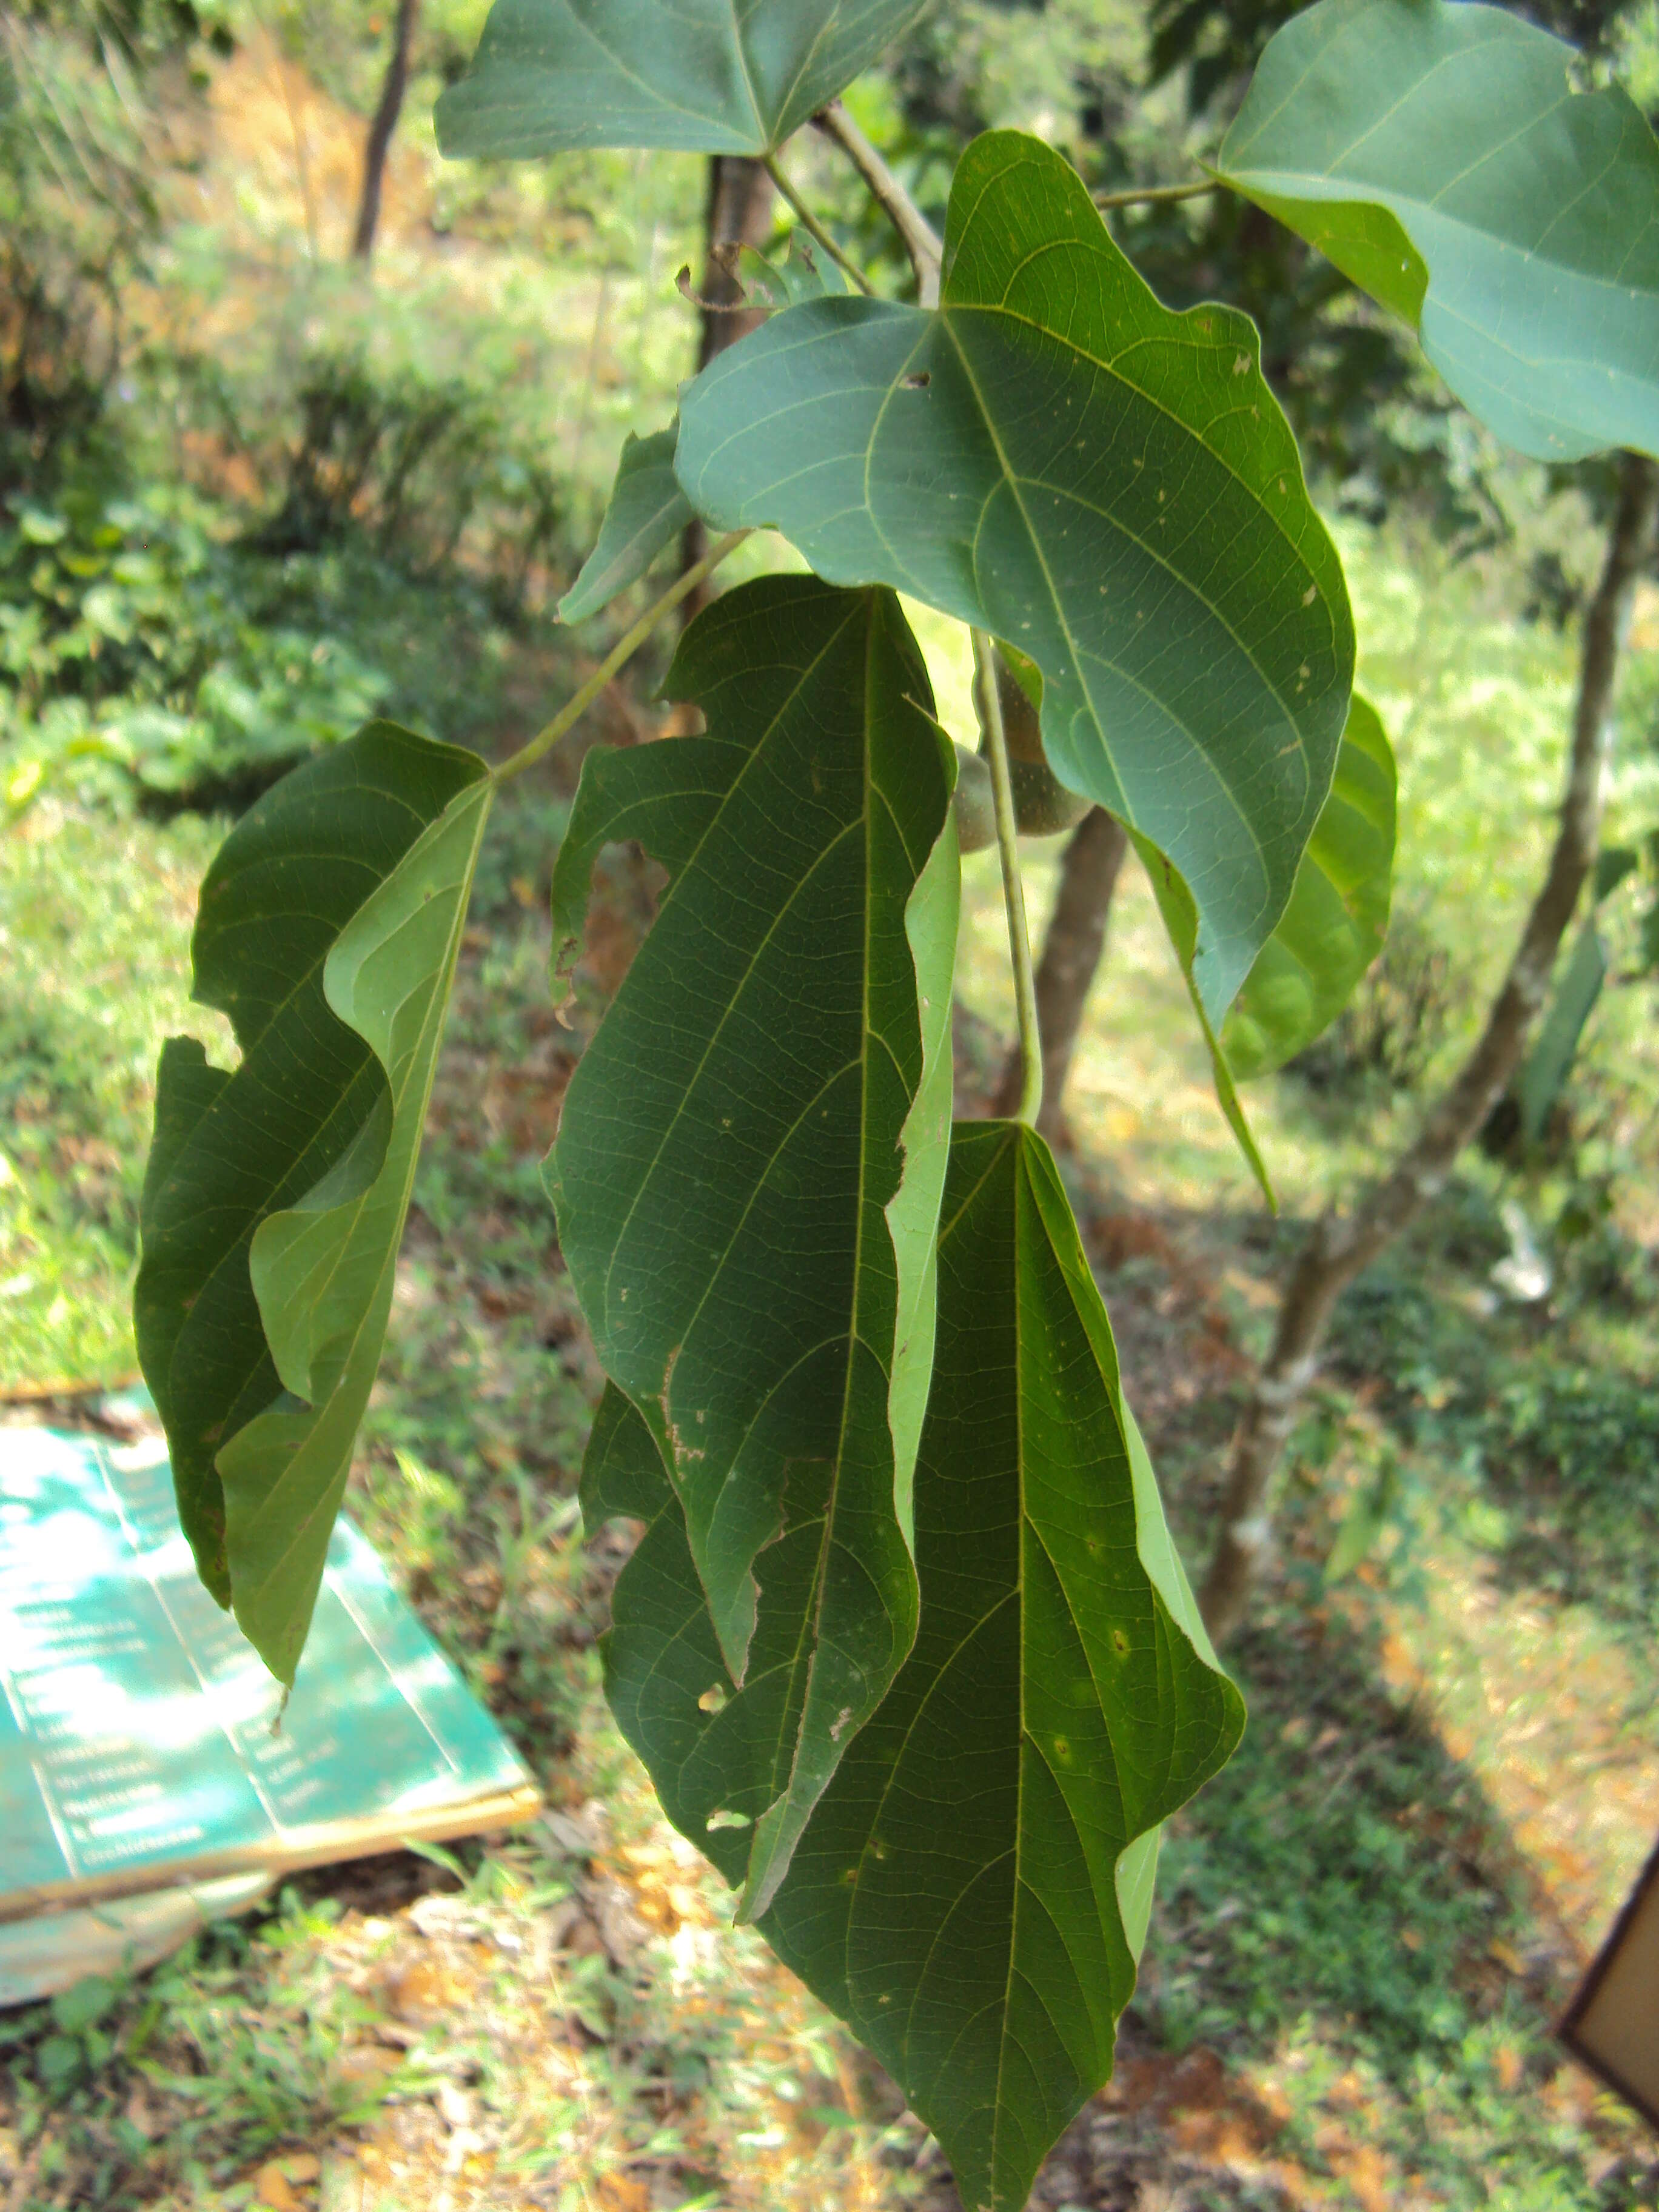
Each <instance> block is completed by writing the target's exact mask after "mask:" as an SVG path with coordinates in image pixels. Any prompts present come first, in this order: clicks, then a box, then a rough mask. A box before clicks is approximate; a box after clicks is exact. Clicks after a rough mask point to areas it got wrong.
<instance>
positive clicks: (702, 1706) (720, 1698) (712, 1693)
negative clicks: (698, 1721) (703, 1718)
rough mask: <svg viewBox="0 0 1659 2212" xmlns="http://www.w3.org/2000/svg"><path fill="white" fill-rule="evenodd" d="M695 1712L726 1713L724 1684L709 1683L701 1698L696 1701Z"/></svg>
mask: <svg viewBox="0 0 1659 2212" xmlns="http://www.w3.org/2000/svg"><path fill="white" fill-rule="evenodd" d="M697 1711H699V1712H700V1713H721V1712H724V1711H726V1685H725V1683H724V1682H711V1683H710V1684H709V1686H708V1688H707V1689H706V1690H705V1691H704V1692H703V1693H702V1697H700V1698H699V1699H697Z"/></svg>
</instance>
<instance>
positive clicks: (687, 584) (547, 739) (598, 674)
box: [490, 530, 750, 783]
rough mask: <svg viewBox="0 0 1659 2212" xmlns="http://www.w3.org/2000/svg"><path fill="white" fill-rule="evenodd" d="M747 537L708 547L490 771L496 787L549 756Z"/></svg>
mask: <svg viewBox="0 0 1659 2212" xmlns="http://www.w3.org/2000/svg"><path fill="white" fill-rule="evenodd" d="M749 536H750V532H748V531H747V530H734V531H733V532H732V533H731V535H730V537H728V538H721V539H720V544H718V545H714V546H711V547H710V548H709V550H708V552H707V553H705V554H704V555H703V556H702V560H701V561H699V562H696V565H695V567H692V568H688V569H687V570H686V571H685V574H684V575H683V576H680V577H679V578H678V579H677V580H676V581H675V582H673V583H672V584H671V585H670V586H669V587H668V589H667V590H666V591H665V592H664V593H663V595H662V597H661V598H660V599H659V600H658V601H657V603H656V605H654V606H652V607H647V609H646V611H645V612H644V613H643V614H642V615H641V617H640V618H639V620H638V621H637V622H636V623H635V625H634V627H633V629H629V630H624V631H623V635H622V636H621V637H620V638H618V640H617V642H616V644H615V645H614V646H612V647H611V651H610V652H609V653H606V655H605V659H603V660H602V661H601V662H600V663H599V666H598V667H597V668H596V669H595V670H594V671H593V673H592V675H591V676H590V677H589V678H588V679H587V681H586V684H583V686H582V688H581V690H580V691H578V692H576V693H575V694H574V696H572V697H570V698H568V699H567V700H566V701H565V702H564V704H563V706H562V707H561V708H560V709H559V711H558V713H557V714H555V716H554V717H553V719H552V720H551V721H550V723H549V724H548V726H547V727H546V728H545V729H544V730H538V732H536V734H535V736H534V737H533V738H532V739H531V740H530V742H529V744H527V745H521V746H520V748H519V750H518V751H517V752H515V753H512V754H509V756H508V757H507V759H506V760H504V761H503V762H502V763H501V766H500V767H499V768H495V769H491V770H490V776H491V779H492V781H495V782H496V783H505V782H506V781H507V778H508V777H509V776H513V775H522V774H523V773H524V771H525V769H527V768H533V767H534V766H535V764H536V763H537V762H538V760H539V759H540V758H541V757H542V755H543V754H544V753H545V752H550V751H551V750H552V749H553V747H554V746H555V745H556V744H558V742H559V739H560V738H562V737H563V736H564V734H565V732H567V731H568V730H572V729H574V727H575V726H576V724H577V723H578V722H580V720H581V718H582V716H583V715H584V714H586V712H587V710H588V708H590V707H591V706H592V703H593V702H594V701H595V700H596V699H597V698H598V697H599V694H600V692H601V691H603V690H604V689H605V685H606V684H609V683H610V681H611V678H612V677H613V676H615V675H616V674H617V671H618V670H619V669H620V668H622V667H623V665H625V663H627V662H628V661H629V660H631V659H633V657H634V655H635V653H637V652H638V651H639V649H640V647H641V646H642V645H643V644H644V643H645V641H646V640H647V638H648V637H649V636H650V635H651V633H652V631H653V629H655V628H656V627H657V624H658V623H659V622H660V621H661V620H662V618H663V617H664V616H665V615H671V614H672V613H673V611H674V610H675V608H676V607H677V606H678V605H679V604H680V601H681V600H682V599H688V598H689V597H690V594H691V593H692V592H695V591H696V588H697V586H698V585H699V584H700V583H702V580H703V579H704V577H705V576H712V575H713V574H714V571H715V569H716V568H719V567H720V562H722V561H724V560H725V558H726V555H727V554H728V553H732V552H735V551H736V550H737V548H738V546H739V545H741V544H742V543H743V541H744V538H747V537H749Z"/></svg>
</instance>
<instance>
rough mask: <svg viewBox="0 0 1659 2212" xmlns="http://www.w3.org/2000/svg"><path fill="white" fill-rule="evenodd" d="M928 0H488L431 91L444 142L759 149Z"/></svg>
mask: <svg viewBox="0 0 1659 2212" xmlns="http://www.w3.org/2000/svg"><path fill="white" fill-rule="evenodd" d="M931 5H932V0H495V6H494V7H493V8H492V9H490V11H489V21H488V22H487V23H486V24H485V25H484V32H483V40H482V41H481V42H480V44H479V47H478V52H477V58H475V60H474V62H473V64H472V66H471V69H470V70H468V71H467V73H466V75H465V76H464V77H463V78H462V79H461V81H460V82H459V84H456V85H453V86H451V88H450V89H449V90H448V91H447V92H446V93H445V94H444V95H443V96H442V98H441V100H439V102H438V106H437V117H436V120H437V125H438V143H439V145H440V147H441V149H442V150H443V151H444V152H445V153H446V154H448V155H485V156H489V155H495V156H505V157H507V158H508V159H513V158H518V157H521V156H524V155H535V154H553V153H557V152H558V151H559V150H560V149H562V148H565V147H570V146H678V147H681V148H684V149H686V150H687V151H688V152H691V153H708V154H768V153H771V152H773V151H774V150H775V149H776V148H778V147H779V146H781V144H782V143H783V142H784V140H785V139H786V138H787V137H788V136H789V135H790V133H791V132H792V131H796V130H799V127H800V125H802V124H803V123H805V122H806V121H808V120H809V118H811V116H812V115H814V114H815V113H816V112H817V110H818V109H819V108H820V107H822V106H823V105H824V104H825V102H826V101H828V100H833V99H834V98H835V96H836V94H837V93H838V92H840V91H842V89H843V88H844V87H846V86H847V85H848V84H850V83H851V82H852V81H853V79H854V77H855V76H857V75H858V74H859V72H860V70H864V69H867V68H868V67H869V65H870V64H871V63H872V61H874V60H875V58H876V57H877V56H878V54H879V53H880V52H882V50H883V48H884V47H885V46H890V44H891V43H892V41H893V40H895V39H899V38H902V36H903V35H904V33H905V32H906V31H907V30H908V28H909V27H910V26H911V24H912V23H914V22H915V21H917V20H918V18H919V17H920V16H921V15H923V14H924V13H925V12H926V10H927V8H928V7H929V6H931Z"/></svg>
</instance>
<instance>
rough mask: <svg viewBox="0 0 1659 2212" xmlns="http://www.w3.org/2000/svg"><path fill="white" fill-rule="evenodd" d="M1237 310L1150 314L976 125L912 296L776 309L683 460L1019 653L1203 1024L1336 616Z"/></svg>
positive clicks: (1068, 774) (1033, 156) (1127, 273)
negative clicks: (1174, 948) (930, 272)
mask: <svg viewBox="0 0 1659 2212" xmlns="http://www.w3.org/2000/svg"><path fill="white" fill-rule="evenodd" d="M1257 356H1258V345H1257V337H1256V332H1255V326H1254V325H1252V324H1251V323H1250V322H1249V320H1248V319H1247V318H1246V317H1244V316H1243V315H1240V314H1237V313H1233V312H1232V311H1231V310H1230V309H1228V308H1225V307H1196V308H1194V309H1193V310H1191V311H1190V312H1189V313H1186V314H1184V315H1176V314H1171V313H1170V312H1169V311H1168V310H1167V309H1166V308H1164V307H1161V306H1160V305H1159V303H1158V301H1157V300H1155V299H1154V298H1153V296H1152V293H1151V292H1150V291H1148V289H1146V285H1145V284H1144V283H1142V282H1141V280H1140V278H1139V276H1137V275H1136V274H1135V272H1134V270H1133V269H1132V268H1131V267H1130V265H1129V264H1128V263H1127V261H1126V260H1125V259H1124V258H1123V256H1122V254H1121V252H1119V251H1118V249H1117V247H1116V246H1115V245H1114V244H1113V242H1112V240H1111V238H1110V236H1109V234H1108V232H1107V230H1106V227H1105V225H1104V223H1103V222H1102V220H1101V217H1100V215H1099V213H1098V211H1097V209H1096V208H1095V207H1094V206H1093V205H1092V204H1091V201H1090V199H1089V196H1088V194H1087V192H1086V191H1085V189H1084V187H1083V185H1082V183H1081V181H1080V179H1079V178H1078V176H1077V174H1076V173H1075V172H1074V171H1073V169H1072V168H1071V167H1070V166H1069V165H1068V164H1067V163H1066V161H1063V160H1062V159H1061V157H1060V155H1058V154H1055V153H1054V152H1052V151H1051V150H1050V149H1048V147H1046V146H1043V145H1042V144H1041V143H1039V142H1038V141H1037V140H1036V139H1033V138H1028V137H1022V136H1020V135H1019V134H1018V133H1017V132H1013V131H999V132H994V133H991V134H989V135H988V136H987V137H982V138H980V139H977V140H976V141H975V143H974V144H973V145H972V146H970V147H969V149H968V151H967V153H966V154H965V155H963V160H962V162H961V165H960V167H958V169H957V175H956V180H955V183H954V185H953V186H952V188H951V205H950V216H949V221H948V223H947V227H946V239H945V273H944V280H943V289H942V292H941V296H940V305H939V309H938V310H937V312H933V313H929V312H926V311H924V310H922V309H921V308H918V307H902V306H898V305H896V304H894V303H893V302H891V301H881V300H866V299H840V300H821V301H809V302H807V303H805V305H803V306H800V307H793V308H791V309H790V310H789V311H788V312H787V313H784V314H781V315H778V316H775V317H774V318H773V319H772V320H771V321H770V322H769V323H768V324H767V325H765V326H764V328H763V329H762V330H759V331H756V332H754V333H753V334H751V335H750V337H746V338H744V340H742V341H741V343H738V345H736V346H733V347H732V349H730V350H729V351H728V352H726V353H725V354H722V355H721V356H720V359H719V360H718V361H716V362H714V363H713V364H711V366H710V367H709V368H707V369H705V370H704V372H703V374H702V375H701V376H700V377H699V378H698V379H697V380H696V383H695V384H694V385H693V386H691V387H690V391H689V392H687V394H686V396H685V398H684V403H683V405H682V409H681V429H680V443H679V452H678V464H677V465H678V471H679V476H680V481H681V483H683V484H684V487H685V489H686V491H687V493H688V495H690V500H691V502H692V504H693V505H694V506H695V507H696V508H697V510H698V512H699V513H702V515H704V516H705V517H706V518H707V519H708V520H709V521H711V522H713V523H715V524H718V525H719V526H722V527H736V526H739V525H743V524H751V523H767V524H772V525H775V526H776V527H778V528H779V529H781V530H782V531H783V532H785V533H786V535H787V536H788V537H790V538H793V540H794V542H795V544H797V545H798V546H799V548H800V550H801V551H802V552H803V553H804V554H805V556H806V557H807V559H808V560H809V561H810V562H811V564H812V566H813V567H814V568H816V569H817V571H818V573H819V574H821V575H824V576H828V577H829V578H832V579H833V580H836V581H838V582H842V583H856V582H866V581H878V582H882V583H886V584H890V585H893V586H896V587H897V588H898V589H901V590H903V591H907V592H911V593H913V594H914V595H915V597H916V598H918V599H925V600H927V602H928V603H929V604H930V605H934V606H937V607H940V608H942V609H943V610H944V611H945V612H946V613H947V614H951V615H955V616H957V617H960V618H961V619H962V620H963V621H965V622H971V623H977V624H979V625H980V626H981V627H982V628H984V629H988V630H989V631H990V632H991V633H992V635H994V636H997V637H1000V638H1005V639H1006V640H1007V641H1008V642H1009V644H1010V645H1012V646H1013V647H1016V648H1018V650H1019V651H1020V652H1022V653H1025V654H1027V655H1029V656H1030V659H1032V660H1034V661H1035V662H1036V664H1037V665H1038V666H1039V667H1040V669H1041V670H1042V678H1043V692H1042V735H1043V743H1044V744H1045V745H1046V747H1047V749H1048V757H1049V760H1050V762H1051V763H1052V765H1053V766H1054V769H1055V771H1056V773H1057V774H1058V775H1059V776H1060V780H1061V781H1062V782H1064V783H1066V785H1068V786H1069V787H1071V788H1072V789H1073V790H1074V791H1078V792H1081V793H1085V794H1086V795H1087V796H1088V797H1089V798H1091V799H1096V800H1098V801H1099V803H1100V804H1101V805H1104V806H1106V807H1108V808H1109V809H1110V811H1112V812H1113V813H1115V814H1116V815H1118V816H1119V817H1121V819H1122V820H1123V821H1125V822H1126V823H1128V825H1129V826H1130V827H1131V828H1133V829H1137V830H1139V832H1140V833H1141V834H1142V835H1143V836H1146V837H1148V838H1150V839H1151V840H1152V842H1153V843H1154V844H1155V845H1156V846H1157V847H1158V848H1159V850H1160V851H1161V852H1163V853H1164V854H1167V855H1168V857H1169V858H1170V860H1171V861H1172V862H1173V864H1174V865H1175V866H1176V868H1177V869H1178V870H1179V871H1180V872H1181V873H1182V876H1183V878H1185V880H1186V882H1187V884H1188V887H1189V888H1190V890H1191V892H1192V896H1193V898H1194V902H1195V907H1196V911H1197V915H1198V918H1199V931H1200V934H1199V944H1198V951H1197V960H1196V975H1197V980H1198V987H1199V989H1200V994H1201V995H1202V998H1203V1000H1204V1003H1205V1005H1206V1007H1207V1008H1208V1010H1209V1012H1210V1016H1211V1018H1212V1020H1213V1021H1215V1022H1217V1023H1218V1022H1219V1021H1220V1019H1221V1017H1222V1015H1223V1014H1224V1013H1225V1011H1226V1008H1227V1006H1228V1004H1229V1003H1230V1001H1231V999H1232V996H1233V994H1234V993H1235V991H1237V988H1238V986H1239V985H1240V983H1242V982H1243V980H1244V976H1245V974H1246V973H1247V971H1248V969H1249V966H1250V963H1251V962H1252V960H1254V958H1255V955H1256V953H1257V952H1258V951H1259V950H1260V949H1261V945H1263V944H1264V943H1265V942H1266V941H1267V938H1268V937H1269V936H1270V935H1271V934H1272V932H1273V926H1274V924H1275V923H1276V922H1277V921H1278V919H1279V915H1280V914H1281V913H1282V912H1283V910H1284V908H1285V902H1286V901H1287V900H1288V899H1289V897H1290V895H1291V884H1293V882H1294V881H1295V878H1296V869H1297V862H1298V860H1300V859H1301V856H1302V850H1303V848H1304V846H1305V844H1306V843H1307V842H1308V837H1309V835H1310V832H1311V830H1312V829H1313V825H1314V823H1315V821H1316V818H1317V817H1318V813H1319V810H1320V808H1321V806H1322V805H1323V804H1324V800H1325V794H1326V793H1327V791H1328V789H1329V787H1330V781H1331V774H1332V770H1333V769H1334V764H1335V760H1336V752H1337V746H1338V744H1339V743H1340V738H1341V733H1342V724H1343V720H1344V718H1345V716H1346V713H1347V703H1348V689H1349V684H1350V680H1351V678H1352V669H1353V626H1352V620H1351V618H1350V616H1349V612H1348V603H1347V595H1346V589H1345V586H1344V584H1343V580H1342V572H1341V568H1340V564H1339V562H1338V561H1337V557H1336V554H1335V552H1334V549H1333V547H1332V545H1331V543H1330V540H1329V538H1328V537H1327V536H1326V534H1325V531H1324V528H1323V526H1322V524H1321V523H1320V521H1319V519H1318V517H1317V515H1316V513H1315V512H1314V509H1313V507H1312V506H1311V504H1310V501H1309V499H1308V496H1307V493H1306V491H1305V489H1304V485H1303V482H1302V472H1301V467H1300V464H1299V462H1298V459H1297V451H1296V443H1295V441H1294V439H1293V438H1292V437H1291V432H1290V428H1289V425H1288V424H1287V423H1286V422H1285V418H1284V416H1282V415H1281V414H1280V412H1279V407H1278V404H1277V403H1276V402H1275V401H1274V399H1273V396H1272V394H1271V393H1270V392H1269V391H1268V390H1267V386H1266V384H1265V383H1264V382H1263V380H1262V378H1261V370H1260V368H1259V366H1258V359H1257Z"/></svg>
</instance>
